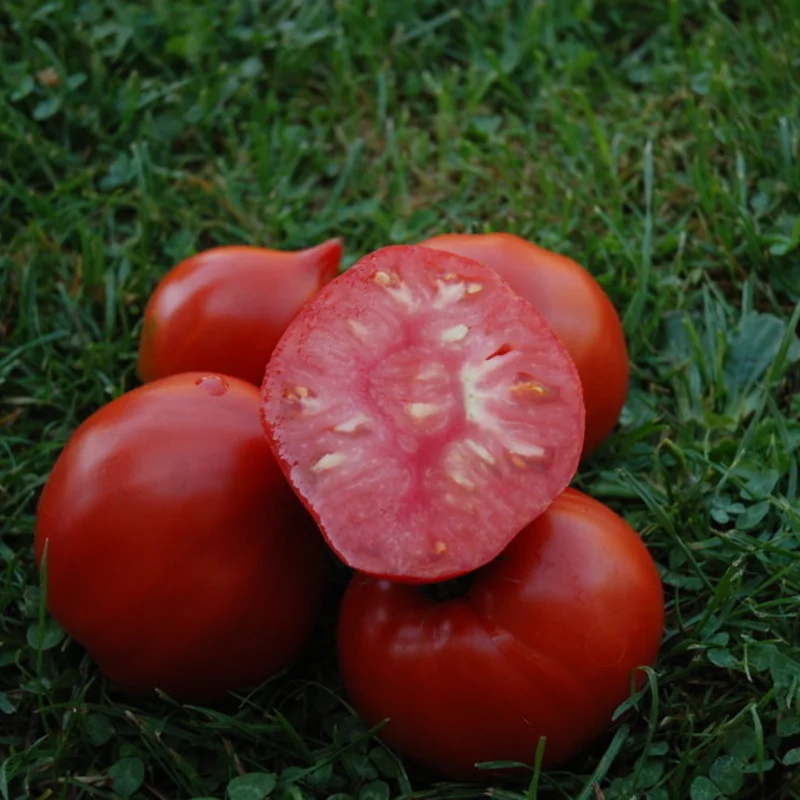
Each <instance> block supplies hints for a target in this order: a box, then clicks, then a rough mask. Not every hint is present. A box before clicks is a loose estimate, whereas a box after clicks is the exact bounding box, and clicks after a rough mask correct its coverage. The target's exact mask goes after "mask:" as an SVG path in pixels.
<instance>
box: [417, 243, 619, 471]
mask: <svg viewBox="0 0 800 800" xmlns="http://www.w3.org/2000/svg"><path fill="white" fill-rule="evenodd" d="M421 244H423V245H425V246H426V247H433V248H436V249H439V250H447V251H448V252H451V253H457V254H458V255H462V256H467V257H468V258H474V259H475V260H476V261H480V262H482V263H483V264H485V265H486V266H488V267H491V268H492V269H494V270H495V271H496V272H498V273H499V274H500V277H501V278H503V279H504V280H505V281H506V282H507V283H508V284H509V285H510V286H511V288H512V289H514V291H516V292H517V293H518V294H520V295H522V297H524V298H525V299H526V300H527V301H528V302H529V303H530V304H531V305H532V306H533V307H534V308H535V309H536V310H537V311H538V312H539V313H540V314H541V315H542V316H543V317H544V318H545V319H546V320H547V321H548V322H549V323H550V326H551V327H552V328H553V330H554V331H555V332H556V335H557V336H558V337H559V339H561V341H562V342H563V343H564V346H565V347H566V349H567V351H568V352H569V354H570V355H571V356H572V359H573V361H574V362H575V366H576V367H577V369H578V375H580V379H581V384H582V385H583V398H584V403H585V405H586V435H585V438H584V443H583V456H584V457H586V456H587V455H589V454H590V453H592V452H593V451H594V450H595V449H596V448H597V446H598V445H599V444H600V442H602V441H603V439H605V438H606V437H607V436H608V435H609V434H610V433H611V431H612V429H613V428H614V425H616V423H617V420H618V419H619V415H620V413H621V411H622V407H623V406H624V405H625V399H626V397H627V395H628V349H627V346H626V344H625V334H624V332H623V330H622V323H621V322H620V318H619V315H618V314H617V311H616V309H615V308H614V306H613V304H612V303H611V300H610V299H609V297H608V295H607V294H606V293H605V292H604V291H603V289H602V288H601V287H600V284H599V283H597V281H596V280H595V279H594V277H593V276H592V274H591V273H590V272H589V271H588V270H586V269H584V268H583V267H582V266H580V264H577V263H576V262H575V261H573V260H572V259H570V258H567V257H566V256H562V255H559V254H558V253H553V252H550V251H549V250H545V249H544V248H542V247H538V246H537V245H535V244H532V243H531V242H528V241H526V240H525V239H521V238H520V237H519V236H515V235H513V234H510V233H487V234H445V235H442V236H434V237H433V238H432V239H427V240H426V241H424V242H421Z"/></svg>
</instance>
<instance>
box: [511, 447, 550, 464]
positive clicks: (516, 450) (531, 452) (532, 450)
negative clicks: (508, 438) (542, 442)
mask: <svg viewBox="0 0 800 800" xmlns="http://www.w3.org/2000/svg"><path fill="white" fill-rule="evenodd" d="M509 449H510V452H511V455H512V461H513V456H518V457H520V458H544V457H545V456H546V455H547V450H545V449H544V447H540V446H539V445H538V444H530V443H527V442H516V443H515V444H514V446H513V447H512V448H509Z"/></svg>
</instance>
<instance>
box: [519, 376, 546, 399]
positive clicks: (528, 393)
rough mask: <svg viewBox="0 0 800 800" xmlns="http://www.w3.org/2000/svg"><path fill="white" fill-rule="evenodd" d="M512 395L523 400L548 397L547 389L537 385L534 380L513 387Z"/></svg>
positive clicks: (539, 384) (521, 382)
mask: <svg viewBox="0 0 800 800" xmlns="http://www.w3.org/2000/svg"><path fill="white" fill-rule="evenodd" d="M511 393H512V394H514V395H516V396H518V397H523V398H524V397H527V398H531V397H545V396H546V395H547V389H545V388H544V386H542V384H541V383H537V382H536V381H533V380H530V381H520V382H519V383H515V384H514V385H513V386H512V387H511Z"/></svg>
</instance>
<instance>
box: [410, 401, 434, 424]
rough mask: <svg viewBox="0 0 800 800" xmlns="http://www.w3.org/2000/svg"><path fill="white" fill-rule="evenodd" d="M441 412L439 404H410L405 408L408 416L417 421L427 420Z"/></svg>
mask: <svg viewBox="0 0 800 800" xmlns="http://www.w3.org/2000/svg"><path fill="white" fill-rule="evenodd" d="M439 410H441V406H440V405H439V404H438V403H408V405H406V408H405V411H406V414H408V416H409V417H411V418H412V419H416V420H420V419H427V418H428V417H430V416H433V415H434V414H435V413H436V412H437V411H439Z"/></svg>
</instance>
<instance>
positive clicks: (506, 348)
mask: <svg viewBox="0 0 800 800" xmlns="http://www.w3.org/2000/svg"><path fill="white" fill-rule="evenodd" d="M513 349H514V348H513V347H512V346H511V345H510V344H508V343H507V342H506V343H505V344H501V345H500V347H498V348H497V350H495V351H494V352H493V353H490V354H489V355H488V356H486V358H485V359H484V360H485V361H491V360H492V359H493V358H499V357H500V356H505V355H508V354H509V353H510V352H511V351H512V350H513Z"/></svg>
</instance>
